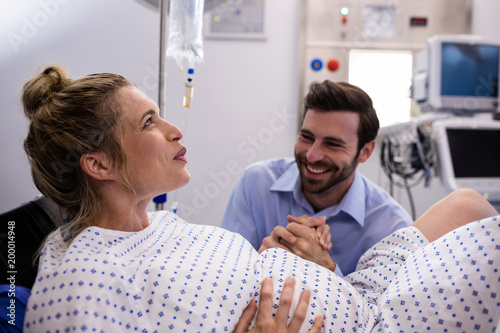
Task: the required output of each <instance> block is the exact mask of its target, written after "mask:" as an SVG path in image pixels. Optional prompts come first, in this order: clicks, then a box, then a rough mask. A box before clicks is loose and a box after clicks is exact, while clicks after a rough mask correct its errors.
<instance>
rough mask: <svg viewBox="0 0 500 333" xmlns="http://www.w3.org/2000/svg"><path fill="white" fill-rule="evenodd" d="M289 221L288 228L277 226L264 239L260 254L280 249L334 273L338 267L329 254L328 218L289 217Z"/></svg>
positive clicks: (330, 245)
mask: <svg viewBox="0 0 500 333" xmlns="http://www.w3.org/2000/svg"><path fill="white" fill-rule="evenodd" d="M287 219H288V221H289V222H290V223H289V224H288V226H287V227H286V228H284V227H281V226H277V227H275V228H274V230H273V232H272V233H271V235H269V236H268V237H266V238H264V239H263V241H262V245H261V247H260V248H259V253H261V252H262V251H264V250H266V249H268V248H273V247H280V248H282V249H285V250H287V251H290V252H292V253H294V254H296V255H298V256H300V257H302V258H304V259H307V260H309V261H312V262H315V263H317V264H319V265H321V266H324V267H326V268H328V269H330V270H332V271H334V270H335V268H336V265H335V262H334V261H333V260H332V258H331V257H330V254H329V253H328V250H329V249H330V248H331V247H332V244H331V235H330V232H329V231H330V227H329V226H328V225H327V224H325V222H326V217H324V216H322V217H309V216H307V215H303V216H301V217H294V216H291V215H289V216H287Z"/></svg>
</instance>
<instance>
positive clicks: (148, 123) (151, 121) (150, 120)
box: [144, 117, 153, 128]
mask: <svg viewBox="0 0 500 333" xmlns="http://www.w3.org/2000/svg"><path fill="white" fill-rule="evenodd" d="M152 123H153V119H152V118H151V117H150V118H148V120H146V122H145V123H144V128H146V127H147V126H149V125H151V124H152Z"/></svg>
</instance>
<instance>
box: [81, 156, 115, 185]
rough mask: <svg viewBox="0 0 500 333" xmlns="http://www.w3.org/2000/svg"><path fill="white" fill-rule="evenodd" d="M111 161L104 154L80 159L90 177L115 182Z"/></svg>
mask: <svg viewBox="0 0 500 333" xmlns="http://www.w3.org/2000/svg"><path fill="white" fill-rule="evenodd" d="M111 164H112V163H111V161H110V160H109V158H108V156H107V155H106V154H105V153H103V152H96V153H89V154H83V155H82V157H81V158H80V166H81V167H82V169H83V171H84V172H85V173H86V174H88V175H89V176H90V177H92V178H94V179H97V180H114V179H115V177H114V174H113V170H112V167H111Z"/></svg>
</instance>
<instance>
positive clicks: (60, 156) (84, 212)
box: [22, 65, 132, 238]
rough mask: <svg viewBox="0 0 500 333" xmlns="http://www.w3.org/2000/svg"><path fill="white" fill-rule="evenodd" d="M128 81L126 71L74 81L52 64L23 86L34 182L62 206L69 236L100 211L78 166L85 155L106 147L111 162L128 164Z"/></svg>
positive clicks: (92, 185)
mask: <svg viewBox="0 0 500 333" xmlns="http://www.w3.org/2000/svg"><path fill="white" fill-rule="evenodd" d="M129 85H132V83H131V82H130V81H128V80H127V79H125V78H124V77H123V76H120V75H117V74H109V73H101V74H92V75H87V76H84V77H82V78H79V79H74V80H73V79H71V78H69V77H68V74H67V71H66V70H65V69H64V68H63V67H61V66H59V65H53V66H49V67H46V68H45V69H44V70H43V71H42V72H41V73H39V74H38V75H36V76H34V77H33V78H31V79H30V80H28V81H27V82H26V83H25V84H24V86H23V93H22V103H23V107H24V113H25V115H26V117H27V118H28V119H29V121H30V123H29V131H28V136H27V137H26V139H25V141H24V149H25V151H26V154H27V155H28V159H29V162H30V165H31V172H32V176H33V181H34V183H35V185H36V187H37V188H38V189H39V190H40V192H42V193H43V194H44V195H45V196H46V197H48V198H49V199H51V200H52V201H54V202H55V203H56V204H57V205H59V206H60V207H61V208H62V209H63V210H64V213H65V215H66V217H67V218H68V220H69V221H70V223H69V224H68V230H67V232H68V235H71V236H70V237H69V238H73V237H75V236H76V235H77V234H78V233H79V232H81V231H82V230H83V229H85V228H86V227H88V226H89V225H90V224H92V221H94V220H95V219H96V217H97V216H98V215H99V213H100V210H101V197H100V194H99V191H98V190H97V187H96V183H95V182H94V181H93V179H92V178H91V177H90V176H89V175H87V174H86V173H85V172H84V171H83V170H82V168H81V167H80V158H81V157H82V155H84V154H87V153H92V152H104V153H105V154H106V155H107V156H108V157H109V158H110V159H111V161H112V162H113V167H115V168H117V170H124V169H125V162H126V160H125V154H124V152H123V149H122V144H121V137H122V135H121V132H122V128H121V125H120V123H121V122H120V119H121V108H120V105H119V104H120V103H119V101H118V99H117V97H116V92H117V90H118V89H119V88H121V87H125V86H129ZM125 179H126V177H125ZM125 183H127V182H126V181H125Z"/></svg>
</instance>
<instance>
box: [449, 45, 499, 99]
mask: <svg viewBox="0 0 500 333" xmlns="http://www.w3.org/2000/svg"><path fill="white" fill-rule="evenodd" d="M499 54H500V47H498V46H494V45H485V44H464V43H451V42H450V43H447V42H444V43H443V44H442V48H441V62H442V63H441V95H444V96H475V97H498V73H499V59H500V58H499V56H500V55H499Z"/></svg>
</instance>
